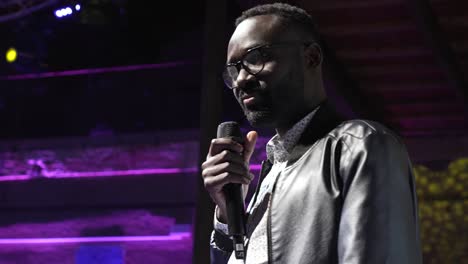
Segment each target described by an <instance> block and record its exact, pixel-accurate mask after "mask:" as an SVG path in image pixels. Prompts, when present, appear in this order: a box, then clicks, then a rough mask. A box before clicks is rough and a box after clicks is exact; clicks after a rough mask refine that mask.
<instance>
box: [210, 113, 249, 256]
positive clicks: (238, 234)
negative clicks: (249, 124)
mask: <svg viewBox="0 0 468 264" xmlns="http://www.w3.org/2000/svg"><path fill="white" fill-rule="evenodd" d="M256 140H257V133H256V132H255V131H251V132H249V133H248V134H247V136H246V137H245V138H244V137H243V136H242V135H240V130H239V128H238V125H237V124H236V123H234V122H225V123H223V124H221V125H220V126H219V127H218V138H216V139H213V140H212V141H211V145H210V149H209V151H208V155H207V158H206V161H205V162H204V163H203V164H202V177H203V180H204V184H205V188H206V190H207V191H208V192H209V194H210V196H211V198H212V199H213V201H214V202H215V203H216V205H217V206H218V210H217V215H216V217H217V218H218V220H219V221H221V222H223V223H228V226H229V233H230V235H231V236H232V237H233V239H234V243H235V244H234V249H235V250H236V249H239V250H236V252H235V253H236V257H238V258H241V257H242V256H240V255H241V254H242V253H243V248H242V249H241V248H238V246H236V245H238V244H239V243H240V242H241V240H242V241H243V235H244V223H243V220H244V219H243V217H244V215H243V214H244V199H245V195H246V193H247V190H248V186H249V184H250V182H251V181H252V180H253V178H254V176H253V174H252V173H250V171H249V161H250V157H251V156H252V153H253V151H254V148H255V142H256ZM241 187H242V189H241ZM226 201H227V202H226ZM236 241H237V242H236ZM236 243H237V244H236ZM242 246H243V245H242Z"/></svg>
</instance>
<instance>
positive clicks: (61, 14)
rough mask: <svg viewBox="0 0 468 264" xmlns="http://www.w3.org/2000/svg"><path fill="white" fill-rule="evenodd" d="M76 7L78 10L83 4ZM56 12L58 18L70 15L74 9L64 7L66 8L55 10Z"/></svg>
mask: <svg viewBox="0 0 468 264" xmlns="http://www.w3.org/2000/svg"><path fill="white" fill-rule="evenodd" d="M75 9H76V10H77V11H78V10H80V9H81V6H80V5H76V6H75ZM54 14H55V16H56V17H58V18H62V17H65V16H69V15H71V14H73V9H72V8H71V7H64V8H61V9H57V10H55V12H54Z"/></svg>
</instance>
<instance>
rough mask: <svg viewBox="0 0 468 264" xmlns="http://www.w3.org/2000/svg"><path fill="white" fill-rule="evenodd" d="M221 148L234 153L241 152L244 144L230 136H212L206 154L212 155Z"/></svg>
mask: <svg viewBox="0 0 468 264" xmlns="http://www.w3.org/2000/svg"><path fill="white" fill-rule="evenodd" d="M223 150H230V151H233V152H236V153H242V151H243V150H244V146H242V145H241V144H239V143H238V142H236V141H234V140H233V139H231V138H214V139H212V140H211V144H210V149H209V150H208V156H214V155H216V154H218V153H220V152H221V151H223Z"/></svg>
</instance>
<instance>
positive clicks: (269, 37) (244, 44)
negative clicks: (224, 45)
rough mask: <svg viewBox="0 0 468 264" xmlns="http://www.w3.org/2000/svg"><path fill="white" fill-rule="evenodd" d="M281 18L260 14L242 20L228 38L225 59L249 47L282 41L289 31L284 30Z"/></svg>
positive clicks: (235, 56) (235, 55)
mask: <svg viewBox="0 0 468 264" xmlns="http://www.w3.org/2000/svg"><path fill="white" fill-rule="evenodd" d="M283 25H284V23H281V18H279V17H278V16H275V15H261V16H255V17H251V18H248V19H246V20H244V21H242V22H241V23H240V24H239V25H238V26H237V28H236V30H235V31H234V33H233V34H232V36H231V39H230V40H229V45H228V52H227V59H228V61H229V60H231V58H237V57H239V56H241V55H242V54H243V53H245V51H246V50H248V49H249V48H252V47H255V46H258V45H262V44H268V43H274V42H280V41H284V40H286V39H288V38H290V36H291V34H292V33H291V31H287V30H284V26H283Z"/></svg>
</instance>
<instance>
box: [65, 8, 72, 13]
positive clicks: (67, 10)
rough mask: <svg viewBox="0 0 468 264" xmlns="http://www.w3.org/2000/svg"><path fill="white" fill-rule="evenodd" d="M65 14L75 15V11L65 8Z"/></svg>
mask: <svg viewBox="0 0 468 264" xmlns="http://www.w3.org/2000/svg"><path fill="white" fill-rule="evenodd" d="M65 12H66V14H67V15H71V14H72V13H73V9H71V8H70V7H67V8H65Z"/></svg>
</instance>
